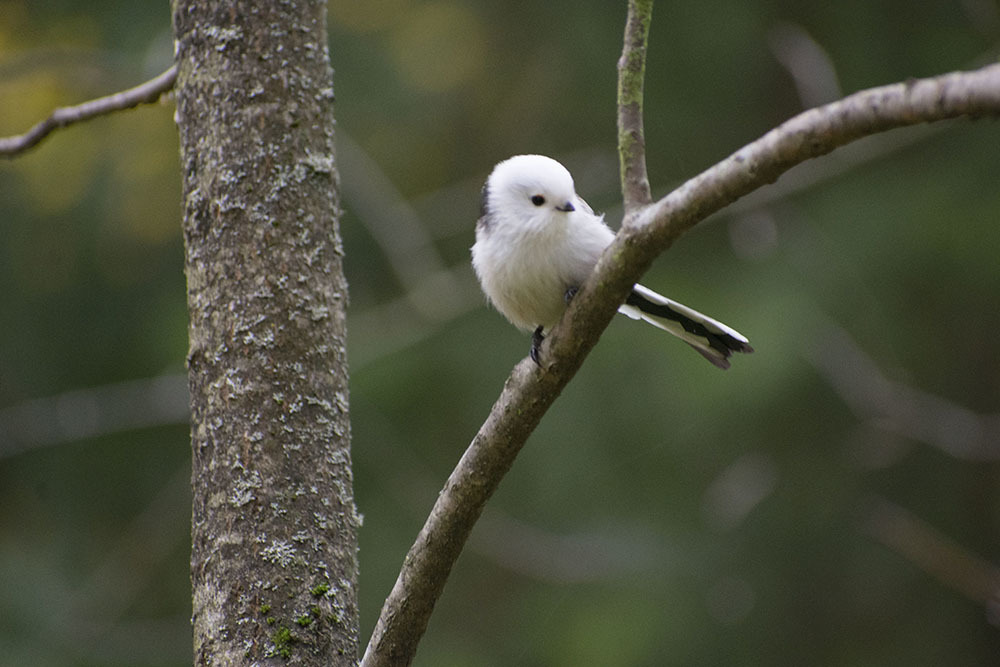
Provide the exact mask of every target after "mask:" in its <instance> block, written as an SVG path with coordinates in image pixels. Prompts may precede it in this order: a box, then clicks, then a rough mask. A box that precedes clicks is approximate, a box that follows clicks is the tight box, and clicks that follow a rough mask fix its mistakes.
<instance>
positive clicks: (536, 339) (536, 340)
mask: <svg viewBox="0 0 1000 667" xmlns="http://www.w3.org/2000/svg"><path fill="white" fill-rule="evenodd" d="M543 340H545V336H544V335H542V326H541V325H538V328H537V329H535V333H533V334H531V351H529V352H528V356H529V357H531V360H532V361H534V362H535V364H537V365H538V366H539V367H540V366H541V365H542V362H541V361H539V360H538V349H539V348H540V347H541V346H542V341H543Z"/></svg>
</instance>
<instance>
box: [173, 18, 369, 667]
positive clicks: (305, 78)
mask: <svg viewBox="0 0 1000 667" xmlns="http://www.w3.org/2000/svg"><path fill="white" fill-rule="evenodd" d="M325 4H326V3H325V2H322V1H318V0H309V1H296V2H277V1H274V2H254V3H250V2H242V3H239V2H238V3H235V4H234V3H231V2H225V3H223V2H218V1H215V0H210V1H205V0H174V3H173V20H174V32H175V38H176V45H177V47H176V48H177V63H178V80H177V89H176V97H177V125H178V129H179V131H180V138H181V164H182V170H183V185H184V193H183V196H184V224H183V228H184V241H185V254H186V261H185V270H186V274H187V280H188V308H189V311H190V318H191V320H190V327H189V338H190V350H189V354H188V368H189V386H190V390H191V407H192V428H191V433H192V452H193V461H192V466H193V469H192V487H193V516H192V555H191V576H192V589H193V590H192V592H193V615H192V619H193V623H194V645H195V662H196V664H247V663H251V664H252V663H255V662H259V663H260V664H266V663H267V662H268V661H272V660H277V661H280V662H284V663H287V664H324V665H327V664H354V663H355V662H356V656H357V644H358V636H357V633H358V612H357V593H356V582H357V553H356V552H357V527H358V523H359V518H358V515H357V512H356V511H355V507H354V501H353V492H352V479H351V459H350V423H349V421H348V389H347V358H346V347H345V340H346V338H345V336H346V327H345V305H346V300H347V286H346V282H345V280H344V277H343V267H342V257H343V252H342V248H341V244H340V237H339V231H338V228H337V221H338V219H339V214H340V208H339V202H338V195H337V171H336V159H335V152H334V145H333V112H332V103H333V88H332V70H331V68H330V62H329V54H328V49H327V41H326V40H327V38H326V28H325V26H326V8H325ZM317 590H323V591H324V592H323V594H322V595H319V596H317V595H315V593H314V592H315V591H317ZM265 608H266V609H267V610H268V611H267V613H266V614H265V613H261V610H262V609H265ZM302 619H310V622H308V623H302V622H301V620H302Z"/></svg>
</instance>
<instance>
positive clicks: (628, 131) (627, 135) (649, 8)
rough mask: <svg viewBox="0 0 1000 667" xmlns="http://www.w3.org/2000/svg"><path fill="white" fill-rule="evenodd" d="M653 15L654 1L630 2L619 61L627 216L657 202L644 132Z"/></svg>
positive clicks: (620, 137)
mask: <svg viewBox="0 0 1000 667" xmlns="http://www.w3.org/2000/svg"><path fill="white" fill-rule="evenodd" d="M652 16H653V0H629V3H628V18H627V19H626V21H625V39H624V46H623V47H622V55H621V58H619V59H618V162H619V164H620V165H621V182H622V195H623V196H624V200H625V211H626V213H630V212H631V211H632V210H634V209H635V208H636V207H638V206H644V205H645V204H648V203H649V202H651V201H652V200H653V197H652V195H651V194H650V191H649V177H648V176H647V175H646V138H645V136H644V135H643V129H642V92H643V81H644V80H645V73H646V40H647V37H648V36H649V22H650V20H651V19H652Z"/></svg>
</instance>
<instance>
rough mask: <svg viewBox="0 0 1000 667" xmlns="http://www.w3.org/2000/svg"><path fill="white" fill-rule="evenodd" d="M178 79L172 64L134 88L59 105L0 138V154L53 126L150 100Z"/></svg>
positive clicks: (29, 143) (27, 144)
mask: <svg viewBox="0 0 1000 667" xmlns="http://www.w3.org/2000/svg"><path fill="white" fill-rule="evenodd" d="M175 79H177V66H176V65H171V66H170V69H168V70H167V71H166V72H164V73H163V74H161V75H159V76H158V77H156V78H155V79H150V80H149V81H147V82H146V83H143V84H140V85H138V86H136V87H135V88H129V89H128V90H123V91H122V92H120V93H115V94H114V95H108V96H107V97H99V98H97V99H96V100H90V101H89V102H84V103H83V104H77V105H76V106H72V107H60V108H58V109H56V110H55V111H53V112H52V114H51V115H50V116H49V117H48V118H46V119H45V120H42V121H39V122H38V123H37V124H36V125H35V126H34V127H32V128H31V129H30V130H28V131H27V132H25V133H24V134H18V135H16V136H12V137H2V138H0V156H4V157H14V156H16V155H19V154H21V153H23V152H24V151H26V150H28V149H29V148H31V147H33V146H35V145H36V144H38V142H40V141H41V140H42V139H44V138H45V137H47V136H48V135H49V134H50V133H51V132H52V131H53V130H55V129H57V128H60V127H66V126H67V125H72V124H73V123H79V122H80V121H83V120H89V119H91V118H93V117H95V116H102V115H104V114H108V113H111V112H113V111H122V110H123V109H131V108H132V107H135V106H139V105H140V104H151V103H153V102H155V101H157V100H158V99H160V96H161V95H162V94H163V93H165V92H167V91H168V90H170V89H171V88H173V86H174V80H175Z"/></svg>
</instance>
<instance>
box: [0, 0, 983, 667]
mask: <svg viewBox="0 0 1000 667" xmlns="http://www.w3.org/2000/svg"><path fill="white" fill-rule="evenodd" d="M623 4H624V3H622V5H623ZM329 11H330V32H331V51H332V55H333V61H334V66H335V68H336V75H335V86H336V92H337V112H336V113H337V120H338V147H339V156H338V157H339V160H340V167H341V176H342V179H343V193H342V194H343V199H344V205H345V207H346V209H347V213H346V215H345V218H344V221H343V228H342V231H343V234H344V237H345V238H344V242H345V246H346V251H347V259H346V268H347V274H348V279H349V281H350V283H351V288H352V299H351V319H350V321H349V327H348V330H349V355H350V358H351V370H352V408H353V420H352V421H353V430H354V460H355V465H356V495H357V502H358V505H359V508H360V510H361V511H362V512H363V513H364V514H365V526H364V528H363V529H362V531H361V535H360V538H361V564H362V569H361V592H362V599H361V608H362V635H363V636H366V635H367V633H368V632H369V631H370V629H371V626H372V624H373V623H374V621H375V617H376V615H377V613H378V609H379V606H380V604H381V601H382V599H383V598H384V597H385V594H386V593H387V592H388V590H389V589H390V587H391V585H392V582H393V580H394V578H395V575H396V572H397V570H398V567H399V564H400V561H401V559H402V557H403V555H404V553H405V551H406V549H407V548H408V546H409V544H410V543H411V541H412V539H413V536H414V535H415V533H416V532H417V530H418V529H419V527H420V525H421V523H422V521H423V518H424V516H425V515H426V512H427V510H428V508H429V507H430V505H431V503H432V502H433V499H434V497H435V495H436V493H437V491H438V489H439V488H440V485H441V483H442V481H443V480H444V479H445V477H446V476H447V474H448V472H449V471H450V470H451V467H452V465H453V464H454V462H455V460H456V459H457V458H458V456H459V455H460V454H461V452H462V450H463V448H464V447H465V445H466V444H467V442H468V440H469V438H470V437H471V436H472V435H473V434H474V432H475V430H476V428H477V427H478V426H479V424H480V422H481V421H482V418H483V416H484V415H485V414H486V412H487V410H488V409H489V406H490V404H491V403H492V401H493V399H494V398H495V395H496V393H497V391H498V390H499V388H500V385H501V383H502V382H503V380H504V379H505V378H506V377H507V373H508V371H509V368H510V366H511V365H512V364H513V363H514V362H515V361H517V360H518V359H520V358H521V357H523V356H524V354H525V352H526V350H527V340H526V339H525V337H524V336H522V335H521V334H519V333H517V332H516V331H515V330H514V329H513V328H512V327H510V326H509V325H507V324H506V323H505V322H504V321H503V320H502V318H501V317H500V316H499V315H497V313H495V312H492V311H490V310H488V309H487V308H486V307H485V305H484V303H483V299H482V297H481V296H480V295H479V292H478V288H477V286H476V285H475V282H474V278H473V276H472V273H471V270H470V269H469V266H468V247H469V246H470V245H471V243H472V236H473V223H474V220H475V218H476V215H477V212H478V189H479V187H480V186H481V184H482V181H483V179H484V178H485V176H486V174H487V173H488V171H489V169H490V167H491V166H492V165H493V164H494V163H495V162H497V161H499V160H501V159H503V158H505V157H508V156H509V155H512V154H515V153H521V152H540V153H545V154H549V155H552V156H553V157H555V158H557V159H560V160H561V161H563V162H564V163H565V164H566V165H567V167H569V169H570V170H571V171H572V172H573V173H574V175H575V176H576V180H577V189H578V191H579V192H580V194H581V195H582V196H584V197H586V198H587V199H588V201H589V202H590V203H591V204H592V205H593V206H594V207H595V209H597V210H604V211H606V212H607V213H608V219H609V220H610V221H611V222H612V223H613V224H616V223H617V221H618V218H617V217H616V216H620V210H619V209H618V208H616V207H617V205H618V199H619V198H620V195H619V194H618V178H617V174H618V172H617V165H616V162H615V146H614V141H615V126H614V123H615V118H614V84H615V61H616V59H617V57H618V55H619V53H620V50H621V32H622V23H623V20H624V14H625V11H624V7H623V6H619V4H618V3H596V2H594V3H574V2H568V1H559V2H549V3H544V4H542V3H527V2H511V3H503V4H501V5H497V4H496V3H485V2H460V1H458V0H435V1H431V2H417V1H415V0H377V1H372V2H366V3H353V2H347V1H346V0H334V1H333V2H332V3H331V5H330V10H329ZM0 16H2V17H3V20H2V21H0V100H2V102H0V134H4V135H5V134H12V133H16V132H21V131H23V130H24V129H26V128H27V127H28V126H30V125H31V124H32V123H34V122H35V121H37V120H38V119H40V118H41V117H43V116H44V115H46V114H47V113H48V112H49V111H50V110H51V108H52V107H53V106H56V105H64V104H72V103H76V102H79V101H82V100H85V99H89V98H92V97H95V96H98V95H103V94H106V93H107V92H109V91H114V90H118V89H121V88H125V87H127V86H130V85H133V84H134V83H136V82H138V81H142V80H144V79H146V78H149V77H151V76H153V75H155V74H157V73H159V72H161V71H162V70H164V69H165V68H166V67H167V66H168V65H169V63H170V61H171V58H172V48H171V40H170V25H169V13H168V12H167V11H166V9H165V8H164V7H159V6H156V5H149V6H147V5H146V4H145V3H122V2H115V1H113V0H107V1H102V2H95V3H88V4H86V5H81V4H79V3H73V2H57V1H52V2H48V3H44V4H42V3H29V2H24V1H12V0H7V1H3V2H0ZM998 43H1000V8H998V5H997V3H996V2H995V1H994V0H965V1H963V2H957V1H956V2H943V1H941V2H931V3H917V4H914V3H904V2H901V1H897V0H879V1H878V2H857V1H852V2H845V3H834V4H830V5H828V6H821V5H814V4H812V5H810V4H806V3H798V2H780V1H777V2H774V1H772V2H766V1H763V0H758V1H754V2H704V3H688V4H687V5H680V6H678V5H670V6H666V5H664V6H660V7H658V8H657V12H656V15H655V18H654V21H653V27H652V32H651V36H650V52H649V56H648V63H647V79H646V135H647V145H648V155H647V160H648V163H649V169H650V176H651V179H652V183H653V187H654V194H663V193H665V192H666V191H668V190H669V189H670V188H671V186H674V185H676V184H678V183H679V182H680V181H682V180H683V179H685V178H688V177H690V176H692V175H694V174H695V173H697V172H699V171H700V170H702V169H703V168H705V167H707V166H710V165H711V164H712V163H714V162H716V161H717V160H719V159H721V158H722V157H724V156H726V155H727V154H729V153H730V152H732V151H733V150H735V149H736V148H738V147H739V146H741V145H743V144H745V143H747V142H748V141H751V140H752V139H754V138H756V137H757V136H759V135H761V134H763V133H764V132H766V131H767V130H768V129H770V128H771V127H773V126H774V125H776V124H777V123H779V122H781V121H783V120H785V119H786V118H788V117H790V116H792V115H794V114H795V113H797V112H798V111H800V110H801V109H802V108H803V107H806V106H813V105H815V104H819V103H823V102H826V101H829V100H831V99H836V98H837V97H839V96H840V95H841V94H842V93H844V92H852V91H855V90H858V89H861V88H866V87H869V86H873V85H879V84H883V83H889V82H892V81H899V80H904V79H906V78H907V77H916V76H928V75H932V74H936V73H941V72H946V71H950V70H954V69H962V68H968V67H973V66H975V65H977V64H982V63H984V62H988V61H989V60H993V59H995V58H996V54H997V47H998ZM172 112H173V109H172V107H171V105H169V104H163V105H159V106H153V107H145V108H141V109H139V110H136V111H131V112H128V113H122V114H117V115H114V116H111V117H108V118H103V119H98V120H95V121H92V122H90V123H88V124H85V125H80V126H76V127H74V128H71V129H68V130H65V131H63V132H61V133H59V134H58V135H57V137H55V138H52V139H49V140H47V141H46V143H45V144H43V145H42V146H40V147H39V148H37V149H36V150H34V151H32V152H31V153H29V154H27V155H25V156H23V157H21V158H19V159H18V160H16V161H13V162H5V163H2V164H0V239H2V241H3V242H2V243H0V295H2V296H0V326H2V331H3V335H2V336H0V457H2V458H0V535H2V538H0V581H2V582H3V590H4V592H5V595H4V597H3V601H2V602H0V646H3V651H4V661H8V660H9V662H10V664H17V665H108V664H122V665H126V664H127V665H174V664H177V665H180V664H189V663H190V651H191V642H190V626H189V617H190V585H189V579H188V556H189V549H190V536H189V518H190V504H189V503H190V501H189V498H188V495H189V490H188V476H189V470H190V450H189V434H188V426H187V422H186V419H187V416H186V405H187V398H186V395H185V381H184V379H183V360H184V356H185V353H186V349H187V341H186V308H185V289H184V282H183V272H182V268H183V256H182V247H181V237H180V225H179V220H180V208H179V197H180V194H179V193H180V186H179V176H178V171H179V170H178V161H177V137H176V128H175V127H174V125H173V122H172V119H171V116H172ZM998 142H1000V128H998V127H997V124H996V123H995V122H989V121H986V122H979V123H968V122H963V121H958V122H952V123H944V124H939V125H935V126H930V127H915V128H911V129H907V130H900V131H895V132H892V133H890V134H887V135H883V136H878V137H873V138H871V139H868V140H864V141H862V142H859V143H857V144H854V145H852V146H851V147H848V148H846V149H843V150H840V151H838V152H836V153H834V154H833V155H831V156H828V157H826V158H822V159H820V160H816V161H814V162H812V163H809V164H806V165H803V166H802V167H799V168H797V169H796V170H793V171H792V172H791V173H789V174H787V175H786V176H785V177H783V178H782V179H780V180H779V181H778V182H777V183H776V184H775V185H773V186H771V187H770V188H768V189H765V190H762V191H760V192H758V193H756V194H755V195H754V196H753V197H751V198H749V199H748V200H746V201H743V202H740V203H739V204H737V206H735V207H733V208H732V209H730V210H729V211H727V214H726V215H720V216H717V217H716V218H715V219H713V220H712V221H710V222H709V223H707V224H705V225H702V226H700V227H699V228H698V229H697V230H696V231H695V232H693V233H691V234H689V235H687V236H686V237H685V238H684V239H683V241H682V242H681V243H679V244H678V245H677V246H676V247H674V248H673V249H672V250H671V252H669V253H668V254H666V255H665V256H664V257H662V258H661V260H660V261H659V262H658V263H657V264H656V266H655V267H654V269H653V270H652V271H651V272H650V274H649V275H648V276H647V278H645V279H644V282H645V283H646V284H648V285H649V286H651V287H653V288H654V289H657V290H658V291H661V292H664V293H667V294H669V295H670V296H672V297H676V298H677V299H679V300H681V301H683V302H685V303H689V304H691V305H693V306H694V307H696V308H699V309H701V310H704V311H705V312H708V313H710V314H712V315H713V316H717V317H719V318H720V319H722V320H723V321H726V322H727V323H729V324H731V325H733V326H734V327H736V328H737V329H739V330H740V331H742V332H744V333H746V334H747V335H748V336H749V337H750V338H751V340H752V341H753V343H754V346H755V347H756V349H757V353H756V354H754V355H753V356H751V357H747V358H744V359H740V360H739V362H740V363H738V364H736V365H735V366H734V368H733V369H732V370H730V371H728V372H726V373H721V372H716V371H714V370H713V369H711V368H710V367H707V365H706V364H705V362H704V361H703V360H702V359H700V358H699V357H698V356H697V355H694V354H691V353H690V350H688V349H687V348H686V347H685V346H683V345H681V344H679V343H677V342H676V341H672V340H664V338H663V337H662V336H660V335H658V334H657V332H655V331H653V330H647V328H643V327H639V326H634V325H632V324H631V323H630V322H628V321H625V320H624V319H623V320H622V321H619V322H615V323H614V324H613V325H612V326H611V327H610V328H609V330H608V331H607V333H606V334H605V336H604V338H603V340H602V342H601V343H600V344H599V345H598V347H597V348H596V349H595V351H594V353H593V354H592V355H591V357H590V359H589V361H588V363H587V364H586V365H585V366H584V369H583V370H582V371H581V373H580V374H579V375H578V376H577V378H576V380H575V381H574V382H573V383H572V384H571V385H570V387H569V388H568V389H567V391H566V392H565V394H564V396H563V397H562V399H561V400H560V401H559V402H558V403H557V405H556V406H555V407H554V409H553V410H552V411H551V412H550V414H549V415H548V416H547V418H546V419H545V420H544V421H543V423H542V426H541V427H540V428H539V430H538V431H537V432H536V433H535V435H534V437H533V438H532V440H531V442H530V443H529V445H528V446H527V447H526V448H525V450H524V451H523V452H522V454H521V456H520V460H519V461H518V463H517V465H516V466H515V467H514V469H513V471H512V472H511V474H510V475H509V476H508V479H507V480H505V482H504V484H503V485H502V486H501V489H500V491H499V493H498V494H497V496H496V497H495V498H494V500H493V502H492V503H491V506H490V508H489V509H488V510H487V512H486V514H485V516H484V518H483V521H482V522H481V524H480V525H479V526H478V527H477V529H476V531H475V532H474V533H473V543H472V548H471V549H469V550H467V551H466V553H465V554H464V555H463V558H462V559H460V561H459V564H458V566H457V567H456V569H455V572H454V574H453V577H452V579H451V581H450V582H449V584H448V587H447V588H446V590H445V594H444V596H443V598H442V599H441V602H440V603H439V605H438V608H437V611H436V613H435V616H434V618H433V620H432V621H431V624H430V628H429V632H428V635H427V637H426V638H425V640H424V642H423V644H422V646H421V649H420V652H419V653H418V656H417V661H416V664H418V665H444V666H447V665H511V664H518V665H581V664H583V665H639V664H773V665H784V664H788V665H801V664H823V665H829V664H844V665H880V666H881V665H940V664H962V665H991V664H995V662H996V656H997V655H1000V631H998V628H997V616H996V614H997V607H996V604H997V603H996V597H995V596H996V591H997V588H998V581H1000V576H998V574H997V567H996V565H995V563H996V561H997V560H998V558H1000V538H998V535H1000V531H998V528H1000V488H998V483H997V482H998V473H1000V469H998V465H997V459H998V452H1000V346H998V345H997V335H996V332H997V331H998V330H1000V307H998V306H1000V262H998V257H1000V233H998V225H997V223H998V222H1000V187H998V180H1000V151H998V150H997V146H998Z"/></svg>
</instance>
